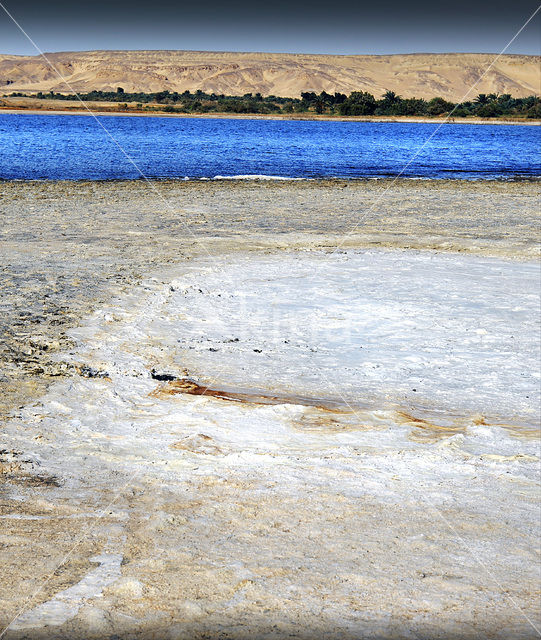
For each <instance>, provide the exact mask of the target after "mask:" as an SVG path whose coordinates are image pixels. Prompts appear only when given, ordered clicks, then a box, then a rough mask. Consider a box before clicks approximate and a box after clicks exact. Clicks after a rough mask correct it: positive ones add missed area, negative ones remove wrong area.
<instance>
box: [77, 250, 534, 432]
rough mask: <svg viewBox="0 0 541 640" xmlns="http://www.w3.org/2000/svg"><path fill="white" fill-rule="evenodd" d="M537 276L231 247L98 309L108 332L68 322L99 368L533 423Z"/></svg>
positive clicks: (445, 261) (512, 267) (506, 267)
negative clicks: (87, 339) (88, 339)
mask: <svg viewBox="0 0 541 640" xmlns="http://www.w3.org/2000/svg"><path fill="white" fill-rule="evenodd" d="M538 284H539V267H538V265H536V264H534V263H521V264H518V263H511V262H505V261H503V260H498V259H493V258H479V257H472V256H456V255H441V254H434V253H428V252H427V253H422V252H405V251H360V252H347V253H342V254H335V255H333V256H331V257H330V258H329V257H328V256H325V255H323V254H318V253H315V252H314V253H309V252H305V253H289V254H284V253H282V254H279V255H266V256H258V257H254V255H244V256H242V255H237V256H234V257H232V258H231V259H227V260H208V261H197V262H196V263H195V264H193V266H192V267H191V273H188V274H187V275H185V276H183V277H181V278H176V279H174V280H173V282H172V284H171V286H169V285H166V286H164V287H161V288H160V287H159V286H155V285H154V287H152V285H151V288H150V291H149V292H148V293H147V294H146V295H144V294H143V298H142V300H138V299H137V296H138V295H141V294H140V293H139V292H137V293H135V294H134V296H132V297H131V298H128V299H127V300H126V301H125V303H124V305H123V306H121V307H120V308H118V309H115V310H114V311H112V312H111V311H108V312H107V313H102V315H101V320H104V321H105V323H106V326H107V325H108V326H111V327H114V329H115V330H114V331H107V328H105V332H103V329H102V330H100V329H99V328H98V326H96V325H94V326H92V325H91V326H89V327H88V328H87V329H86V330H85V331H81V332H79V334H78V335H80V336H81V337H84V336H85V335H92V334H93V333H94V340H93V342H94V344H92V345H91V346H90V345H89V346H90V351H89V354H91V358H94V359H97V361H98V362H100V363H103V364H102V366H107V367H108V370H109V371H110V373H114V371H115V369H119V368H120V369H122V368H125V369H126V370H131V371H138V372H144V371H145V368H147V367H148V365H149V363H152V365H153V366H155V368H156V369H157V370H163V369H167V367H171V366H172V365H173V371H175V370H176V371H178V370H180V369H182V368H183V367H186V368H187V369H188V370H189V371H191V372H194V373H195V374H196V375H199V377H200V380H202V381H203V382H206V383H210V382H212V384H213V385H216V384H217V383H221V384H222V385H226V386H229V387H232V388H245V389H256V390H261V391H267V392H268V391H271V392H274V393H282V394H286V395H287V394H304V395H312V396H313V397H316V398H322V399H325V398H327V399H328V398H335V399H341V400H343V401H345V400H347V401H348V402H350V403H354V404H359V405H361V406H365V405H368V406H371V407H376V406H377V407H379V408H381V407H388V406H392V405H398V406H402V407H423V408H425V409H434V410H440V411H446V412H448V413H449V415H453V414H457V415H463V414H464V413H467V414H470V415H471V414H476V413H481V414H490V415H492V416H496V417H498V418H505V419H508V420H517V421H521V420H522V421H525V422H530V421H533V422H534V423H536V422H537V418H538V416H537V412H538V408H539V399H540V395H539V391H540V389H539V377H540V376H539V367H538V363H539V356H540V348H539V332H538V325H537V311H538V309H539V288H538ZM152 288H155V289H156V291H155V292H152ZM115 314H116V316H115ZM134 314H135V315H134ZM136 314H138V317H137V315H136ZM113 317H118V318H119V320H120V322H118V323H115V322H114V321H112V318H113ZM95 321H98V322H99V317H96V318H95ZM76 335H77V334H76ZM96 343H97V344H96ZM175 367H176V369H175ZM120 369H119V370H120Z"/></svg>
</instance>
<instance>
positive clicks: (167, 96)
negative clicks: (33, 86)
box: [11, 87, 541, 118]
mask: <svg viewBox="0 0 541 640" xmlns="http://www.w3.org/2000/svg"><path fill="white" fill-rule="evenodd" d="M11 96H19V97H23V96H24V97H37V98H40V99H49V100H50V99H54V100H73V95H71V94H64V93H55V92H53V91H51V92H49V93H42V92H39V93H38V94H37V95H35V96H27V95H25V94H22V93H12V94H11ZM80 97H81V99H82V100H84V101H93V102H116V103H119V102H120V103H122V104H123V106H125V107H126V108H128V107H127V104H128V103H135V105H136V107H137V108H139V109H143V110H159V111H165V112H170V113H209V112H220V113H254V114H258V113H261V114H271V113H316V114H328V115H342V116H435V117H437V116H444V115H449V114H451V115H452V116H453V117H457V118H463V117H468V116H477V117H481V118H498V117H502V116H508V117H509V116H511V117H520V118H541V99H540V98H539V97H538V96H529V97H527V98H513V97H512V96H511V95H510V94H503V95H497V94H495V93H490V94H484V93H481V94H479V95H478V96H477V98H475V100H472V101H468V102H462V103H459V104H457V103H454V102H449V101H448V100H445V99H444V98H440V97H435V98H432V99H431V100H424V99H423V98H401V97H400V96H399V95H397V94H396V93H395V92H394V91H387V92H386V93H385V95H384V96H383V97H382V98H380V99H379V100H378V99H376V98H375V97H374V96H373V95H372V94H371V93H368V92H366V91H354V92H353V93H350V94H349V96H347V95H346V94H344V93H334V94H330V93H327V92H326V91H322V92H321V93H319V94H317V93H315V92H313V91H307V92H304V93H302V94H301V97H300V98H282V97H279V96H262V95H261V94H260V93H256V94H252V93H246V94H244V95H242V96H226V95H224V94H220V95H219V94H216V93H205V92H203V91H196V92H195V93H191V92H189V91H184V93H178V92H176V91H174V92H170V91H159V92H155V93H143V92H136V93H128V92H125V91H124V89H123V88H122V87H118V88H117V90H116V91H90V92H88V93H84V94H80Z"/></svg>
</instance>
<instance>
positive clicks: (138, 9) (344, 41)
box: [0, 0, 541, 55]
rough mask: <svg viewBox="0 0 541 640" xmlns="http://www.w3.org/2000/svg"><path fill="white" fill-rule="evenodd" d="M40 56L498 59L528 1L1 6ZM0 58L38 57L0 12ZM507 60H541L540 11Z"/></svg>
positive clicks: (221, 0) (97, 1)
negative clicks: (131, 52)
mask: <svg viewBox="0 0 541 640" xmlns="http://www.w3.org/2000/svg"><path fill="white" fill-rule="evenodd" d="M0 3H1V4H2V5H3V6H4V7H5V8H6V9H7V10H8V11H9V12H10V13H11V14H12V15H13V17H14V18H15V19H16V20H17V21H18V22H19V23H20V25H21V27H22V28H23V29H24V30H25V31H26V32H27V33H28V35H29V36H30V37H31V38H32V39H33V40H34V41H35V42H36V44H37V45H38V47H39V48H40V49H41V50H42V51H45V52H52V51H81V50H88V49H195V50H205V51H266V52H286V53H335V54H386V53H387V54H391V53H417V52H432V53H439V52H473V53H499V52H500V51H501V50H502V49H503V48H504V47H505V45H506V44H507V43H508V42H509V40H511V38H512V37H513V36H514V35H515V33H516V32H517V31H518V30H519V29H520V27H521V26H522V25H523V24H524V22H526V20H527V19H528V17H529V16H531V14H532V13H533V12H534V11H535V10H536V8H537V7H538V6H539V1H537V0H535V1H531V0H512V1H511V2H510V1H509V0H505V1H500V0H492V1H491V2H475V0H467V1H465V0H451V1H450V2H448V1H445V2H437V0H420V1H417V0H372V1H371V2H370V3H364V2H362V1H361V0H340V1H337V2H332V1H330V0H297V1H296V2H292V1H291V0H273V1H272V2H267V3H262V2H256V1H254V0H230V1H229V2H226V1H225V0H205V1H204V2H201V1H199V2H197V1H194V0H191V2H186V1H183V0H151V1H149V0H144V1H141V0H130V1H126V0H92V2H81V1H80V2H77V1H76V2H74V1H73V0H16V1H15V0H0ZM0 53H11V54H20V55H35V54H36V53H37V52H36V50H35V49H34V47H33V46H32V45H31V43H30V42H29V41H28V40H27V39H26V38H25V36H24V35H23V34H22V33H21V32H20V31H19V30H18V28H17V27H16V25H15V24H14V23H13V22H12V21H11V20H10V18H9V17H8V16H7V14H6V13H5V12H4V10H3V9H2V8H1V7H0ZM507 53H521V54H537V55H539V54H541V11H540V12H539V13H538V14H537V16H536V17H535V19H534V20H532V22H530V24H529V25H528V26H527V27H526V28H525V29H524V31H523V32H522V33H521V34H520V35H519V36H518V37H517V39H516V40H515V41H514V42H513V44H512V45H511V46H510V47H509V49H508V50H507Z"/></svg>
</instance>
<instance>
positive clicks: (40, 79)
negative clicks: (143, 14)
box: [0, 51, 541, 102]
mask: <svg viewBox="0 0 541 640" xmlns="http://www.w3.org/2000/svg"><path fill="white" fill-rule="evenodd" d="M47 57H48V58H49V60H50V61H51V62H52V63H53V64H54V65H56V67H57V68H58V69H60V70H61V72H62V73H63V74H64V75H65V80H67V81H68V82H69V84H70V86H71V88H72V90H75V91H81V92H84V91H92V90H93V89H103V90H108V91H116V89H117V87H118V86H120V87H123V88H124V90H125V91H146V92H156V91H164V90H165V89H168V90H169V91H178V92H179V93H182V92H183V91H186V90H189V91H192V92H193V91H196V90H198V89H201V90H202V91H205V92H206V93H217V94H218V95H219V94H222V93H223V94H226V95H243V94H245V93H258V92H259V93H261V94H263V95H276V96H292V97H300V94H301V92H302V91H315V92H317V93H320V92H321V91H323V90H325V91H327V92H328V93H335V92H336V91H339V92H341V93H346V94H349V93H351V92H352V91H369V92H370V93H372V94H374V95H376V96H377V97H379V96H381V95H383V94H384V93H385V91H387V90H392V91H394V92H395V93H397V94H399V95H401V96H403V97H405V98H411V97H416V98H433V97H434V96H441V97H443V98H446V99H448V100H452V101H454V102H457V101H462V100H466V99H473V98H475V96H476V95H477V94H478V93H498V94H500V93H510V94H512V95H513V96H517V97H523V96H527V95H532V94H538V93H539V86H540V80H541V72H540V69H541V67H540V64H539V61H540V58H539V56H524V55H501V56H496V54H487V53H443V54H441V53H440V54H438V53H420V54H409V55H403V54H398V55H380V56H369V55H364V56H363V55H358V56H355V55H351V56H337V55H312V54H286V53H232V52H215V51H80V52H63V53H49V54H47ZM485 72H486V73H485ZM0 77H1V78H3V79H4V80H11V82H12V84H10V85H6V86H5V93H11V92H12V91H23V92H25V91H45V92H46V91H50V90H54V91H60V92H64V91H68V87H66V85H65V83H64V82H63V81H62V80H61V79H60V78H58V76H56V74H55V73H52V72H51V69H50V67H49V65H48V64H47V63H46V62H45V60H43V58H41V57H40V56H12V55H1V54H0ZM476 83H477V84H476ZM473 85H475V88H474V90H471V88H472V86H473ZM466 94H468V95H467V96H466ZM470 94H471V95H470ZM464 96H466V97H464Z"/></svg>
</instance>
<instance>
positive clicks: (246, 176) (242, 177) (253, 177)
mask: <svg viewBox="0 0 541 640" xmlns="http://www.w3.org/2000/svg"><path fill="white" fill-rule="evenodd" d="M212 179H213V180H313V178H292V177H289V176H267V175H264V174H257V173H254V174H251V173H248V174H240V175H236V176H214V178H212Z"/></svg>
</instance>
